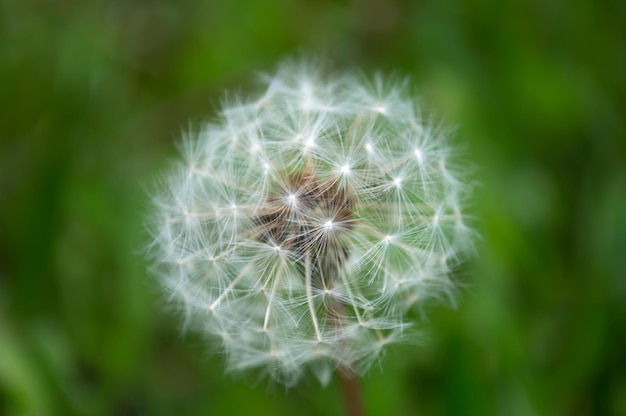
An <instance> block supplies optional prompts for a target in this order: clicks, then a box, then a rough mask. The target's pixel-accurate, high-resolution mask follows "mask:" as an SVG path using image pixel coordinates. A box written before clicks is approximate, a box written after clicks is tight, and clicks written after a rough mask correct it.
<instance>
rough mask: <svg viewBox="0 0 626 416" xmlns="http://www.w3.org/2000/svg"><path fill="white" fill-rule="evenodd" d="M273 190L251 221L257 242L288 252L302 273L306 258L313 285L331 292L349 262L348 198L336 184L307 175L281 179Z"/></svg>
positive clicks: (350, 224)
mask: <svg viewBox="0 0 626 416" xmlns="http://www.w3.org/2000/svg"><path fill="white" fill-rule="evenodd" d="M275 188H276V189H275V190H274V192H271V193H270V194H269V195H268V196H267V197H266V199H265V201H264V202H263V203H262V205H261V207H260V208H259V210H258V212H257V214H256V216H255V224H256V225H257V227H258V229H259V232H258V233H255V234H256V235H257V239H258V240H259V241H262V242H264V243H267V244H271V245H273V246H279V247H281V248H282V249H285V250H288V251H289V252H290V253H292V255H293V258H294V261H295V262H296V263H297V264H298V266H299V268H300V269H302V270H303V271H304V268H305V263H306V262H305V258H306V257H308V258H309V259H310V262H308V263H309V267H310V269H311V270H310V271H309V272H310V273H311V276H312V283H313V285H315V286H316V287H318V288H322V289H329V288H332V287H333V282H334V280H335V279H336V278H337V277H338V276H339V273H341V269H342V267H343V266H344V264H345V262H346V260H347V257H348V244H347V241H346V239H347V238H346V237H347V232H349V231H350V230H351V229H352V227H353V225H354V218H353V216H354V212H353V206H354V197H353V195H352V192H351V191H350V190H349V189H347V188H345V187H341V186H339V184H338V183H337V182H323V181H319V180H318V179H317V178H316V176H315V175H314V173H313V172H310V171H308V170H307V171H305V172H303V173H300V174H297V175H291V176H287V177H285V178H282V180H281V186H277V187H275ZM285 188H286V189H285ZM303 276H304V273H303Z"/></svg>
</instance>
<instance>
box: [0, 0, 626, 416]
mask: <svg viewBox="0 0 626 416" xmlns="http://www.w3.org/2000/svg"><path fill="white" fill-rule="evenodd" d="M624 22H626V2H623V1H591V0H589V1H576V0H574V1H559V0H556V1H521V0H520V1H508V2H507V1H502V2H500V1H495V0H491V1H487V0H473V1H465V2H459V3H457V2H452V1H449V0H444V1H434V0H426V1H417V2H409V1H406V2H398V1H380V2H375V1H370V0H361V1H350V2H349V1H333V2H318V1H302V2H297V1H291V0H284V1H271V2H252V1H250V2H244V1H214V2H209V1H190V0H183V1H165V0H155V1H147V0H145V1H122V0H119V1H78V0H76V1H72V0H59V1H44V0H30V1H19V0H13V1H12V0H5V1H2V2H1V3H0V414H6V415H173V414H177V415H208V414H215V415H228V414H242V415H251V414H257V415H263V414H267V415H270V414H271V415H293V414H296V415H299V416H305V415H339V414H340V413H341V405H340V402H339V397H338V393H337V386H336V384H335V383H333V384H331V385H330V386H329V387H328V388H326V389H323V388H321V387H320V386H318V385H317V383H316V382H315V381H313V380H310V381H309V382H305V383H304V384H302V385H301V386H299V387H298V388H297V389H295V390H292V391H290V392H288V393H285V392H284V391H283V390H282V389H281V388H280V387H271V386H270V387H268V385H267V383H266V382H264V381H263V382H260V383H257V384H254V382H255V381H256V380H255V379H254V378H252V379H250V378H249V377H244V376H242V377H239V378H233V377H232V376H230V375H225V374H224V368H223V363H222V361H221V359H220V357H219V356H212V355H210V354H208V350H207V348H206V346H205V343H204V341H203V340H202V339H199V338H197V337H194V336H191V335H187V336H180V333H179V329H178V328H179V319H178V317H176V316H173V315H172V314H170V313H168V312H167V311H163V309H162V305H163V301H162V300H161V299H160V297H159V291H158V288H157V285H156V284H155V283H154V282H153V281H152V279H151V278H150V276H149V275H148V273H147V271H146V264H145V260H144V259H143V257H142V252H141V248H142V245H143V244H144V243H145V241H146V236H145V233H144V231H143V223H144V219H145V212H146V211H147V209H148V202H147V196H146V192H145V189H146V188H149V187H150V185H151V184H152V183H153V181H154V179H155V177H156V175H157V172H158V171H159V170H160V169H162V168H163V167H165V166H166V165H167V161H168V160H169V159H170V158H172V157H174V155H175V154H176V153H175V147H174V143H175V142H176V139H177V138H178V137H179V135H180V131H181V129H184V128H185V126H187V125H188V123H189V122H192V123H193V122H196V121H199V120H202V119H203V118H205V117H207V116H211V115H213V114H214V113H215V109H216V108H217V106H218V105H219V100H220V97H221V95H222V91H223V90H224V89H230V90H237V89H239V88H243V89H244V90H245V89H247V88H248V87H250V86H252V85H254V82H253V81H251V78H250V75H251V74H253V73H254V71H256V70H259V69H261V70H272V68H274V67H275V64H276V63H277V62H279V61H280V60H281V59H282V58H283V57H285V56H294V55H298V54H300V53H305V54H313V55H319V54H322V55H324V56H326V57H328V58H329V60H331V61H332V62H334V63H335V65H336V66H337V67H339V68H343V67H353V66H358V67H362V68H364V70H365V71H366V72H372V71H374V70H376V69H382V70H384V71H388V72H392V71H394V70H397V71H398V72H399V73H400V74H407V75H409V76H410V77H411V78H412V80H413V83H414V86H415V90H416V92H417V93H418V94H419V96H420V97H421V98H422V99H423V101H424V103H426V105H427V108H428V109H431V108H432V109H436V112H437V114H439V115H440V116H442V118H444V119H445V123H448V122H450V123H454V124H455V125H458V128H457V131H456V136H457V138H458V141H459V142H462V143H465V148H466V152H465V153H466V154H465V157H466V158H467V159H470V160H472V162H473V163H474V164H475V165H476V166H477V168H478V169H477V172H476V173H475V174H474V175H475V177H476V178H477V180H478V181H479V182H480V186H479V187H478V188H477V190H476V196H475V198H474V200H473V205H472V207H471V212H472V214H473V216H474V218H475V219H474V222H473V223H474V225H475V226H476V227H477V229H478V230H479V233H480V235H481V239H480V240H479V242H478V248H477V255H476V256H475V257H474V259H473V260H472V261H471V262H468V263H466V264H465V265H464V267H463V268H462V270H461V271H460V272H461V280H462V281H463V282H464V283H465V285H466V289H465V290H463V294H462V296H461V297H460V302H459V306H458V308H457V309H456V310H452V309H450V308H446V307H444V306H442V307H438V308H436V309H434V310H433V311H431V313H430V314H429V322H427V323H425V325H424V327H425V328H427V329H428V331H429V332H430V334H429V336H428V337H426V338H425V340H424V343H423V345H421V346H400V347H397V348H395V349H391V350H390V352H389V354H388V355H387V357H386V358H385V360H384V361H383V362H382V365H381V367H382V369H383V371H380V370H378V369H374V370H373V371H372V372H370V373H369V374H368V375H367V376H366V378H365V380H364V381H363V388H364V390H365V393H366V396H365V397H366V407H367V408H368V409H369V413H370V415H442V414H453V415H521V416H522V415H532V414H542V415H543V414H545V415H591V414H593V415H601V414H612V415H624V414H626V353H625V352H624V351H626V35H625V33H626V32H625V31H624V29H622V28H623V27H624Z"/></svg>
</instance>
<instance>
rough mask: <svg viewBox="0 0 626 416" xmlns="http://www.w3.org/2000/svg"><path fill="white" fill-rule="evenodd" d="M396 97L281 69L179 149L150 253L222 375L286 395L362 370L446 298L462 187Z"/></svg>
mask: <svg viewBox="0 0 626 416" xmlns="http://www.w3.org/2000/svg"><path fill="white" fill-rule="evenodd" d="M405 91H406V88H405V87H404V86H403V85H397V86H394V85H389V86H385V84H384V82H383V79H382V78H381V77H377V78H375V80H374V82H373V83H372V86H368V85H363V84H362V83H361V81H360V80H358V79H357V78H355V77H351V76H348V75H346V76H339V77H338V78H329V79H324V77H323V75H322V73H321V71H316V70H313V69H311V68H309V67H308V66H307V65H305V64H286V65H283V66H282V67H280V69H279V70H278V73H277V74H276V75H275V76H274V77H271V78H270V80H269V81H268V83H267V91H265V92H264V93H262V94H260V98H258V99H257V100H255V99H249V100H244V99H241V100H236V102H237V105H236V106H228V105H226V107H225V108H224V109H223V111H222V112H220V119H219V120H218V121H217V122H216V123H213V124H209V125H207V126H206V127H204V129H203V130H202V131H201V132H200V133H199V134H197V136H195V137H192V136H193V135H191V134H190V135H189V136H190V137H188V138H187V139H186V144H185V146H184V150H185V159H186V160H187V163H181V165H180V167H179V172H173V173H172V174H171V175H170V176H167V177H166V180H165V181H164V182H163V183H164V186H163V188H162V189H160V190H159V191H158V192H157V193H156V195H155V198H154V199H155V207H156V216H155V218H154V221H153V225H152V228H151V231H152V234H153V237H154V241H153V243H152V244H151V247H152V252H151V255H152V258H153V259H154V264H155V270H156V272H157V274H158V276H159V278H160V279H161V282H162V285H163V287H164V288H165V290H167V291H168V292H169V293H170V295H171V296H170V297H171V298H172V299H173V300H175V301H177V302H178V304H179V305H180V306H181V309H182V310H183V311H184V315H185V319H186V325H188V326H189V327H190V328H192V329H195V330H197V331H200V332H203V333H206V334H209V335H213V336H214V337H215V339H216V340H217V341H216V342H221V345H222V348H223V351H224V353H225V356H226V359H227V361H228V364H229V369H232V370H237V371H242V370H252V369H261V370H263V371H265V372H266V373H267V374H268V375H270V376H271V377H273V378H274V379H276V380H278V381H280V382H283V383H285V384H287V385H292V384H294V383H296V382H297V381H298V380H299V379H300V378H301V377H302V376H304V375H306V374H310V375H314V376H316V377H318V378H319V379H320V381H321V382H323V383H325V382H327V381H328V380H329V374H330V372H331V370H332V369H333V368H343V369H352V370H353V371H355V372H359V373H363V372H365V371H367V369H368V368H369V367H370V366H371V365H372V364H373V363H375V362H377V360H378V359H379V358H380V357H381V355H382V354H384V351H385V349H386V348H387V345H388V344H391V343H395V342H401V341H402V340H403V339H405V338H406V337H408V336H410V331H409V330H408V329H409V326H410V323H408V318H407V317H406V315H405V313H406V312H407V310H408V309H409V308H410V307H411V306H418V307H421V306H422V305H423V303H424V302H427V301H428V300H436V299H439V298H442V297H444V296H443V295H447V294H449V293H450V292H451V291H453V289H454V286H453V284H452V279H450V276H449V274H450V271H451V270H452V267H453V266H455V265H457V264H458V262H459V260H460V259H462V257H463V254H464V251H466V250H468V249H469V248H471V241H472V238H471V236H472V231H471V229H470V228H469V227H468V226H467V221H466V219H465V218H464V217H463V215H462V212H463V210H462V208H463V206H462V202H463V201H464V200H466V197H467V192H468V190H469V189H470V187H469V186H468V184H467V182H466V181H465V179H464V178H465V175H464V174H462V173H460V172H458V171H457V170H456V166H455V163H454V158H451V157H450V155H451V154H454V152H452V151H451V149H450V147H449V145H448V144H447V143H446V142H445V140H443V138H442V137H441V136H442V135H441V134H434V133H433V131H434V129H433V127H432V126H430V125H425V124H424V123H423V118H422V117H421V115H420V114H419V112H418V111H417V110H416V105H415V103H414V101H413V100H412V99H411V98H410V97H406V96H405V95H404V94H405ZM426 156H428V157H426ZM416 161H417V162H418V163H416ZM391 190H393V192H390V191H391Z"/></svg>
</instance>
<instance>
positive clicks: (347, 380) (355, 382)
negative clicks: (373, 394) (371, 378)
mask: <svg viewBox="0 0 626 416" xmlns="http://www.w3.org/2000/svg"><path fill="white" fill-rule="evenodd" d="M339 387H340V389H341V396H342V399H343V405H344V409H345V410H346V415H347V416H365V410H364V409H363V399H362V395H361V386H360V383H359V377H358V376H357V375H356V374H355V373H354V371H353V370H352V369H351V368H348V369H346V368H342V369H340V370H339Z"/></svg>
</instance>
